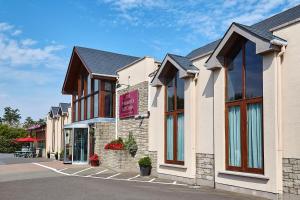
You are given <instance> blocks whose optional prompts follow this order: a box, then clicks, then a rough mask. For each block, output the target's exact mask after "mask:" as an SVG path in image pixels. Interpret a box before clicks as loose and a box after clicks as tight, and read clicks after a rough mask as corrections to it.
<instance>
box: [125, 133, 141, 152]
mask: <svg viewBox="0 0 300 200" xmlns="http://www.w3.org/2000/svg"><path fill="white" fill-rule="evenodd" d="M124 147H125V149H126V150H128V152H129V153H130V155H131V156H132V157H134V156H135V154H136V152H137V150H138V146H137V143H136V141H135V139H134V137H133V134H132V133H131V132H130V133H129V135H128V138H127V140H126V141H125V143H124Z"/></svg>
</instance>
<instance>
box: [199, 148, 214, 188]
mask: <svg viewBox="0 0 300 200" xmlns="http://www.w3.org/2000/svg"><path fill="white" fill-rule="evenodd" d="M196 179H197V184H199V185H208V186H213V185H214V155H213V154H204V153H197V154H196Z"/></svg>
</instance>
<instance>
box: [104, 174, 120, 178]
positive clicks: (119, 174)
mask: <svg viewBox="0 0 300 200" xmlns="http://www.w3.org/2000/svg"><path fill="white" fill-rule="evenodd" d="M120 174H121V173H117V174H114V175H112V176H109V177H106V178H105V179H110V178H113V177H115V176H118V175H120Z"/></svg>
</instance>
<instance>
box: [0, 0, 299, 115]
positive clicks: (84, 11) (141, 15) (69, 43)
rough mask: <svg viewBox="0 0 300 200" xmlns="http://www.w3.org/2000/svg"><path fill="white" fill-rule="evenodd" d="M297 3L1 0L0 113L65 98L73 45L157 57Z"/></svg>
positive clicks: (40, 111)
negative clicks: (232, 25) (230, 26)
mask: <svg viewBox="0 0 300 200" xmlns="http://www.w3.org/2000/svg"><path fill="white" fill-rule="evenodd" d="M299 3H300V0H239V1H238V0H210V1H207V0H178V1H176V0H64V1H62V0H42V1H41V0H0V116H2V114H3V108H4V107H6V106H11V107H13V108H18V109H19V110H20V113H21V115H22V120H24V119H25V118H26V117H28V116H30V117H32V118H33V119H35V120H37V119H38V118H44V117H45V116H46V115H47V113H48V112H49V110H50V107H51V106H56V105H58V103H59V102H70V96H66V95H62V94H61V88H62V84H63V81H64V78H65V74H66V70H67V67H68V63H69V59H70V55H71V52H72V48H73V46H74V45H78V46H84V47H90V48H96V49H101V50H106V51H112V52H118V53H123V54H128V55H133V56H140V57H142V56H151V57H154V58H155V59H156V60H158V61H161V60H162V59H163V57H164V56H165V54H166V53H168V52H169V53H175V54H179V55H186V54H188V53H189V52H190V51H192V50H193V49H195V48H198V47H200V46H202V45H205V44H206V43H208V42H212V41H214V40H216V39H218V38H220V37H222V35H223V34H224V32H225V31H226V30H227V28H228V27H229V25H230V24H231V23H232V22H239V23H242V24H246V25H251V24H253V23H256V22H258V21H260V20H263V19H265V18H267V17H270V16H272V15H274V14H276V13H278V12H281V11H283V10H286V9H288V8H290V7H293V6H295V5H297V4H299Z"/></svg>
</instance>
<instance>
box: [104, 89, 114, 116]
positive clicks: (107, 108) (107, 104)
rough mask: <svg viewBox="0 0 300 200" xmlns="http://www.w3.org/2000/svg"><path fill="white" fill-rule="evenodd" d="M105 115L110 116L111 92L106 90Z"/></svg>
mask: <svg viewBox="0 0 300 200" xmlns="http://www.w3.org/2000/svg"><path fill="white" fill-rule="evenodd" d="M104 113H105V117H112V93H110V92H107V93H106V94H105V97H104Z"/></svg>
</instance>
